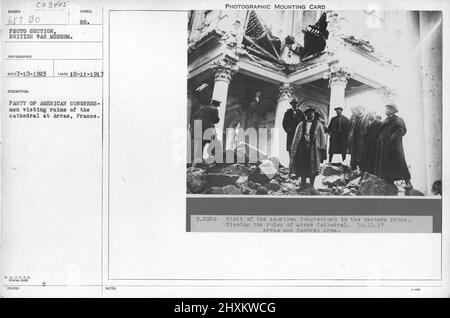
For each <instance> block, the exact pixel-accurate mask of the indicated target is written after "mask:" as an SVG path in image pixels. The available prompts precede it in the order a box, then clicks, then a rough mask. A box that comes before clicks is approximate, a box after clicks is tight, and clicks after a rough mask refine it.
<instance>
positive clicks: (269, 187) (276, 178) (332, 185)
mask: <svg viewBox="0 0 450 318" xmlns="http://www.w3.org/2000/svg"><path fill="white" fill-rule="evenodd" d="M288 172H289V171H288V168H286V167H284V166H282V165H280V164H279V161H278V158H275V157H268V158H266V159H264V160H261V161H258V162H257V163H256V164H251V163H234V164H220V163H213V164H209V165H208V164H204V163H202V164H197V165H196V166H195V167H192V166H191V167H188V168H187V179H186V181H187V193H193V194H227V195H248V194H250V195H255V194H258V195H266V194H269V195H339V196H358V195H364V196H371V195H377V196H397V195H423V193H421V192H420V191H417V190H414V189H413V190H410V189H404V188H403V186H402V183H396V184H395V185H393V184H388V183H386V182H385V181H384V180H382V179H380V178H378V177H376V176H374V175H371V174H369V173H365V174H364V176H363V177H362V178H361V173H360V172H359V171H352V170H351V169H350V167H349V166H347V165H345V164H341V163H331V164H330V163H324V164H322V167H321V171H320V174H319V175H318V176H317V177H316V181H315V188H312V187H311V186H310V185H309V184H308V183H307V184H306V185H301V183H300V181H299V180H297V178H295V177H291V178H289V177H288Z"/></svg>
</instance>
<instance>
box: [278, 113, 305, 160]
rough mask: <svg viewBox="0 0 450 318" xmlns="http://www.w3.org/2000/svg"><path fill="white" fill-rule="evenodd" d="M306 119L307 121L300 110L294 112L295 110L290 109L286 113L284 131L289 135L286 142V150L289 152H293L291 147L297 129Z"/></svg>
mask: <svg viewBox="0 0 450 318" xmlns="http://www.w3.org/2000/svg"><path fill="white" fill-rule="evenodd" d="M305 119H306V116H305V114H304V113H303V112H302V111H301V110H300V109H297V111H295V112H294V109H292V108H289V109H288V110H287V111H286V112H285V113H284V117H283V129H284V131H285V132H286V134H287V140H286V150H287V151H291V145H292V140H293V139H294V133H295V129H296V128H297V126H298V124H299V123H300V122H301V121H303V120H305Z"/></svg>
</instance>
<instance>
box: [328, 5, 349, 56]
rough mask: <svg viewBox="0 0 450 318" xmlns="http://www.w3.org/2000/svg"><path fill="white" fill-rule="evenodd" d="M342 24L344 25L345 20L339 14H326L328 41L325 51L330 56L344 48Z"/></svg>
mask: <svg viewBox="0 0 450 318" xmlns="http://www.w3.org/2000/svg"><path fill="white" fill-rule="evenodd" d="M343 23H345V19H344V18H343V17H342V16H341V15H339V13H337V12H335V11H328V12H327V30H328V40H327V45H326V48H325V51H326V52H328V53H329V54H331V55H333V54H335V53H336V52H337V51H339V50H340V49H341V48H343V47H344V46H345V42H344V39H343V38H344V37H345V34H344V32H343V27H342V25H343Z"/></svg>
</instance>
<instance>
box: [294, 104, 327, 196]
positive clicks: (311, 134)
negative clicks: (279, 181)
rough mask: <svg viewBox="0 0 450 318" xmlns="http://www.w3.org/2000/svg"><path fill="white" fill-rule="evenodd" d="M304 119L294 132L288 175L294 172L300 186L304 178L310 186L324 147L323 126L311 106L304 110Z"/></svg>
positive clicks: (312, 184)
mask: <svg viewBox="0 0 450 318" xmlns="http://www.w3.org/2000/svg"><path fill="white" fill-rule="evenodd" d="M305 115H306V120H304V121H301V122H300V123H299V124H298V126H297V129H296V130H295V133H294V139H293V141H292V147H291V152H290V163H289V175H290V174H291V173H293V174H295V175H296V177H297V178H301V185H302V187H303V186H305V185H306V178H309V182H310V185H311V187H312V188H314V180H315V178H316V176H317V175H318V174H319V170H320V162H321V161H322V157H323V152H324V151H325V149H326V142H327V141H326V135H325V128H324V126H323V125H322V123H321V121H320V120H319V119H318V118H317V117H315V116H314V115H315V111H314V109H312V108H308V109H307V110H305Z"/></svg>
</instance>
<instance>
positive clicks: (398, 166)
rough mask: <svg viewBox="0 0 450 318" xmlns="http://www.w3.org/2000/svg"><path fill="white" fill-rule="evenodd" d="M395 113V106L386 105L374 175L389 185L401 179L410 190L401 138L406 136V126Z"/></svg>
mask: <svg viewBox="0 0 450 318" xmlns="http://www.w3.org/2000/svg"><path fill="white" fill-rule="evenodd" d="M397 112H398V108H397V105H396V104H394V103H390V104H387V105H386V116H387V117H386V119H385V120H384V121H383V122H382V123H381V126H380V133H379V136H378V140H377V153H376V158H375V175H376V176H378V177H380V178H382V179H384V180H385V181H386V182H389V183H394V181H396V180H402V179H403V180H405V182H406V186H407V187H408V188H412V186H411V182H410V180H411V176H410V174H409V170H408V166H407V165H406V161H405V152H404V150H403V136H404V135H405V134H406V125H405V122H404V121H403V119H402V118H401V117H399V116H397V115H396V113H397Z"/></svg>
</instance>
